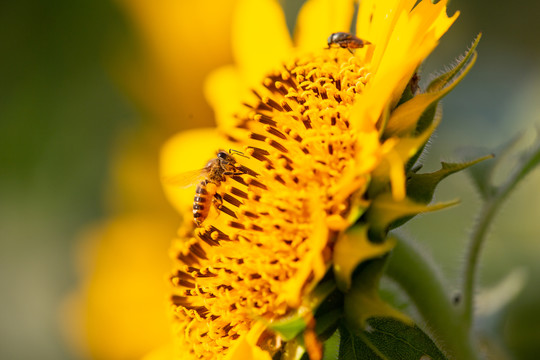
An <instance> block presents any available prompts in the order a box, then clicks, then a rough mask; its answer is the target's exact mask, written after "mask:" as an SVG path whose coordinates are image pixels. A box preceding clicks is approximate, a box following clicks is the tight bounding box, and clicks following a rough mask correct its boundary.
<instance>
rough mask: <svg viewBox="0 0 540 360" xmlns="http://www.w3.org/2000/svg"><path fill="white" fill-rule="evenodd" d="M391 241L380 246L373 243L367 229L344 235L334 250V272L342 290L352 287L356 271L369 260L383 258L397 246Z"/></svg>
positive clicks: (363, 228) (359, 229)
mask: <svg viewBox="0 0 540 360" xmlns="http://www.w3.org/2000/svg"><path fill="white" fill-rule="evenodd" d="M395 244H396V241H395V240H394V239H390V240H387V241H384V242H382V243H380V244H377V243H372V242H371V241H369V239H368V237H367V227H362V228H358V229H356V230H354V233H353V234H352V235H351V234H350V235H347V234H344V235H343V236H341V237H340V238H339V239H338V241H337V242H336V246H335V248H334V261H333V263H334V272H335V274H336V279H337V282H338V286H339V287H340V289H342V290H344V291H346V290H348V289H349V287H350V286H351V277H352V273H353V271H354V269H356V267H357V266H358V265H359V264H360V263H362V262H363V261H366V260H368V259H372V258H375V257H379V256H382V255H384V254H386V253H388V252H389V251H390V250H392V248H393V247H394V246H395Z"/></svg>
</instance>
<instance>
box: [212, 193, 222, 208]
mask: <svg viewBox="0 0 540 360" xmlns="http://www.w3.org/2000/svg"><path fill="white" fill-rule="evenodd" d="M212 204H214V206H215V207H216V210H217V211H218V213H219V209H221V205H223V198H222V197H221V195H219V194H217V193H216V194H215V195H214V198H213V199H212Z"/></svg>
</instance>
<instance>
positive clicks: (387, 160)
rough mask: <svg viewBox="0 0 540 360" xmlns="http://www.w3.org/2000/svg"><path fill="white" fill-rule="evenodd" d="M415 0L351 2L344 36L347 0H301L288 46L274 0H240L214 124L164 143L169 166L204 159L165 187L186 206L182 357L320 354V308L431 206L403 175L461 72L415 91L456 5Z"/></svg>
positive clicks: (178, 257)
mask: <svg viewBox="0 0 540 360" xmlns="http://www.w3.org/2000/svg"><path fill="white" fill-rule="evenodd" d="M415 3H416V1H382V2H381V1H378V2H375V1H362V2H361V3H360V5H359V9H358V16H357V23H356V35H353V34H350V33H347V32H343V30H344V29H348V28H350V25H351V24H350V21H351V19H352V15H353V11H354V4H353V2H347V1H339V2H332V1H322V0H312V1H308V2H307V3H306V4H305V5H304V7H303V9H302V11H301V13H300V15H299V20H298V29H297V32H296V38H295V43H294V46H293V45H292V42H291V40H290V39H289V38H288V35H286V31H284V29H285V27H284V22H283V15H282V13H281V10H280V9H279V7H278V6H277V4H276V3H274V2H273V1H269V0H268V1H261V2H257V3H256V5H255V2H249V1H247V0H246V1H243V2H240V4H239V7H238V9H237V14H238V16H237V18H236V20H235V21H236V24H235V28H236V29H237V31H236V32H235V35H234V36H235V38H234V43H235V44H236V53H237V66H236V67H227V68H224V69H221V70H218V71H217V72H216V73H215V74H214V75H212V76H211V77H210V80H209V85H208V86H207V88H208V96H209V99H210V101H211V102H212V103H213V105H214V106H215V110H216V114H217V117H218V127H217V129H205V130H196V131H191V132H185V133H183V134H180V135H179V136H177V137H175V138H174V139H173V140H171V141H170V142H169V143H168V144H167V145H166V147H165V149H164V152H163V161H162V165H163V173H164V175H165V176H167V175H170V174H172V173H175V172H181V171H182V170H187V169H188V168H189V167H191V168H197V167H200V166H201V165H200V164H204V163H205V162H208V161H210V162H208V165H207V166H206V167H205V169H206V170H205V171H203V172H202V176H201V181H200V183H199V187H198V188H197V190H196V195H195V200H193V195H194V192H193V189H191V191H186V190H185V189H180V188H179V187H175V186H171V184H166V190H167V192H168V195H169V197H170V199H171V200H172V202H173V203H174V204H175V205H176V206H177V207H178V209H179V210H180V211H181V212H182V213H183V214H184V222H183V226H182V228H181V230H180V232H179V234H178V238H177V239H176V240H175V241H174V242H173V247H172V250H171V254H172V256H173V259H174V270H173V273H172V275H171V277H170V279H171V284H172V293H173V294H172V296H171V311H172V314H173V318H174V334H175V336H176V339H177V345H176V350H177V351H178V353H179V354H181V355H182V358H193V359H202V358H208V359H210V358H212V359H213V358H234V357H235V356H237V355H238V354H242V356H243V358H248V357H246V355H245V354H246V353H247V354H249V356H251V357H252V358H254V359H264V358H267V359H270V358H271V356H274V355H276V354H278V353H283V352H287V351H288V352H291V351H296V350H294V349H293V348H294V346H297V347H298V348H301V349H307V351H308V352H309V354H310V356H312V357H313V358H318V357H319V355H320V347H319V346H318V345H317V344H318V342H317V340H316V339H317V336H315V333H316V331H315V327H316V324H317V318H316V317H314V315H315V313H316V310H317V309H318V307H319V306H320V304H321V303H322V302H323V301H324V300H325V299H326V298H327V296H328V294H330V293H332V292H333V291H338V290H336V284H337V286H338V287H339V288H340V290H341V291H343V292H347V291H348V289H349V288H350V286H351V277H352V273H353V270H354V269H355V268H356V266H357V265H358V264H359V263H361V262H362V261H364V260H367V259H371V258H374V257H380V256H382V255H384V254H385V253H387V252H388V251H389V250H391V248H392V246H393V244H394V242H393V241H392V240H388V239H387V238H386V234H387V232H388V230H389V229H390V228H392V227H393V226H396V225H397V224H398V222H399V221H401V220H403V219H406V218H408V217H409V218H410V217H411V216H413V215H415V214H417V213H419V212H423V211H426V210H428V209H429V208H428V207H427V205H426V204H427V202H429V200H430V199H429V200H427V201H423V202H422V201H421V202H416V201H415V200H416V199H414V196H412V197H411V196H410V195H411V194H408V192H407V188H408V186H409V185H410V184H409V183H408V182H407V176H408V174H409V173H410V174H412V173H413V171H412V170H411V169H412V164H413V163H414V161H415V159H417V158H418V155H419V153H420V152H421V150H422V148H423V146H424V144H425V143H426V142H427V140H428V138H429V136H430V134H431V132H432V131H433V129H434V127H435V125H436V123H437V121H435V122H434V121H433V119H434V115H435V114H436V111H433V112H431V116H430V117H429V116H428V115H429V111H427V110H429V109H430V108H436V103H437V101H438V100H439V99H440V98H441V97H442V96H443V95H444V94H446V93H447V92H448V91H449V90H450V89H451V87H452V86H453V85H454V84H455V83H457V81H456V80H459V79H460V78H461V77H462V75H463V71H456V72H455V73H453V74H452V75H451V76H448V77H447V78H446V79H444V81H442V82H440V84H439V86H438V87H433V88H432V89H431V90H430V91H426V92H421V91H419V89H418V75H417V69H418V66H419V65H420V63H421V62H422V61H423V59H424V58H425V57H426V56H427V55H428V54H429V53H430V52H431V50H432V49H433V48H434V47H435V46H436V45H437V42H438V40H439V38H440V37H441V36H442V35H443V34H444V32H445V31H446V30H447V29H448V27H449V26H450V25H451V24H452V22H453V21H454V20H455V18H456V17H457V14H456V15H454V16H453V17H448V16H447V15H446V1H440V2H439V3H437V4H432V3H431V2H430V1H427V0H424V1H421V2H420V3H418V4H417V5H416V6H415ZM261 17H262V18H261ZM255 20H256V21H255ZM249 26H252V27H253V29H252V31H251V32H246V31H241V30H243V29H245V28H247V27H249ZM270 30H274V31H270ZM323 32H324V33H323ZM283 34H285V36H282V35H283ZM280 36H281V37H280ZM326 39H327V42H326V43H325V40H326ZM280 41H281V42H280ZM261 44H263V45H264V44H267V45H268V46H267V48H265V47H264V46H261ZM325 45H327V47H326V48H325ZM470 54H472V51H471V52H470ZM469 60H470V58H468V59H467V61H469ZM463 64H467V63H465V62H464V63H463ZM469 65H470V64H469ZM469 65H467V66H464V67H463V69H461V70H467V69H468V66H469ZM244 89H245V90H244ZM425 114H428V115H425ZM203 144H204V145H205V146H204V147H208V150H205V149H201V148H203ZM216 148H221V149H235V150H234V151H229V152H226V151H220V152H218V154H217V157H215V155H214V157H212V155H211V151H212V149H216ZM194 149H201V150H200V151H199V150H197V151H194ZM195 163H198V164H199V165H195ZM413 184H414V181H413ZM435 185H436V184H435ZM407 195H409V196H407ZM191 207H193V213H194V214H198V213H199V214H203V215H204V216H197V215H196V217H195V220H196V221H194V219H193V215H192V213H191V209H190V208H191ZM396 209H398V210H396ZM381 213H382V215H381ZM351 227H354V228H355V229H356V230H355V231H357V232H358V233H359V234H361V236H360V239H361V240H360V241H357V240H352V239H351V237H349V236H348V235H347V234H346V231H347V229H349V228H351ZM328 284H330V285H328ZM332 284H333V285H332ZM337 306H338V305H337ZM338 307H339V306H338ZM377 309H378V310H377V311H379V312H381V311H382V312H383V313H384V314H394V313H392V312H391V311H390V310H387V309H386V310H385V308H384V307H378V308H377ZM381 309H382V310H381ZM374 311H375V310H374ZM396 316H398V315H396ZM297 323H298V324H301V325H299V326H296V327H295V331H292V332H287V331H286V330H284V329H286V328H287V326H289V325H290V324H297ZM284 324H285V325H284ZM298 334H301V335H302V336H301V339H303V340H302V341H300V342H298V341H297V340H298V339H299V338H298V337H297V335H298ZM295 339H296V340H295Z"/></svg>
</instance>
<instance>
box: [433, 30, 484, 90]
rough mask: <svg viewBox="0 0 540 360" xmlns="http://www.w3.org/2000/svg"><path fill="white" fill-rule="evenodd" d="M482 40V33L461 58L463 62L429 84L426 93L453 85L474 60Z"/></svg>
mask: <svg viewBox="0 0 540 360" xmlns="http://www.w3.org/2000/svg"><path fill="white" fill-rule="evenodd" d="M481 38H482V33H480V34H478V35H477V36H476V38H475V39H474V41H473V43H472V45H471V47H470V48H469V50H468V51H467V52H466V53H465V55H464V56H463V57H462V58H461V60H460V61H459V62H458V63H457V64H456V65H455V66H454V67H453V68H452V69H450V70H449V71H447V72H445V73H444V74H442V75H440V76H438V77H436V78H435V79H433V80H432V81H431V82H430V83H429V85H428V87H427V89H426V92H436V91H440V90H442V89H443V88H444V87H445V86H447V85H448V84H449V83H451V82H452V81H453V80H452V79H453V78H454V77H456V76H458V75H459V74H460V72H461V71H463V69H464V67H465V66H466V65H467V63H469V61H471V60H472V58H473V57H474V54H475V51H476V47H477V46H478V43H479V42H480V39H481Z"/></svg>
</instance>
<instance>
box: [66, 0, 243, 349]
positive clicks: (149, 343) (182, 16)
mask: <svg viewBox="0 0 540 360" xmlns="http://www.w3.org/2000/svg"><path fill="white" fill-rule="evenodd" d="M234 2H235V1H234V0H230V1H221V2H216V3H214V4H213V9H214V10H215V12H212V13H208V12H203V11H202V9H204V5H203V4H202V3H200V2H187V1H172V0H169V1H167V0H166V1H160V2H159V3H150V2H148V1H138V0H122V1H120V6H121V7H122V9H123V10H124V11H125V12H126V13H127V14H128V16H129V19H130V20H131V21H132V22H133V27H134V30H135V31H136V33H135V36H136V37H137V40H139V43H138V46H139V47H138V49H137V50H138V52H137V53H136V55H135V56H133V54H131V55H129V56H128V55H126V53H122V51H123V50H124V48H123V47H122V46H119V48H120V49H121V50H118V51H117V52H116V53H114V54H112V55H113V56H115V59H116V61H115V63H114V65H111V67H112V68H113V74H114V75H115V76H116V77H117V78H118V81H119V82H120V83H121V84H122V86H123V87H124V89H125V90H126V92H128V93H129V94H130V95H131V97H132V99H135V101H136V103H137V104H138V105H139V106H140V107H141V109H142V112H143V113H144V114H145V115H146V118H145V119H144V120H145V121H144V122H143V124H142V126H141V127H140V128H137V129H133V131H131V132H124V133H123V134H122V136H121V138H120V139H118V141H117V146H116V149H115V154H114V155H113V156H112V161H111V179H110V186H109V191H108V193H107V194H106V199H105V201H106V204H107V206H108V212H109V214H110V217H109V218H108V219H106V220H104V221H102V222H101V223H99V224H95V225H92V226H90V227H89V228H88V229H86V230H84V231H83V232H82V234H81V236H80V239H79V242H78V244H77V249H76V265H77V269H78V275H79V278H80V282H79V284H78V287H77V289H76V290H75V291H74V292H73V293H72V294H70V295H69V297H68V298H67V299H66V301H65V303H64V306H63V307H62V314H61V315H62V325H63V331H64V334H65V336H66V338H67V340H68V341H69V342H70V344H71V345H72V347H73V348H74V351H76V352H77V353H78V354H79V356H82V357H88V356H89V357H91V358H96V359H122V360H125V359H139V358H141V357H142V356H143V355H144V354H146V353H148V352H149V351H151V350H152V349H154V348H156V347H158V346H160V345H162V344H164V343H167V342H168V341H169V339H170V328H169V325H168V320H167V311H166V295H165V294H166V281H165V275H164V274H166V273H167V272H168V270H169V269H170V265H169V261H168V256H167V249H168V248H169V246H170V238H172V237H173V236H174V231H175V228H176V227H177V222H178V220H177V219H176V218H175V217H174V216H173V211H172V210H171V209H170V205H168V204H167V202H166V201H165V198H164V196H163V192H162V189H161V185H160V181H159V176H158V175H157V173H158V169H157V167H158V165H157V158H158V153H159V147H160V145H161V144H162V142H163V141H164V139H166V138H167V137H169V136H170V135H171V134H172V133H174V132H175V131H178V130H180V129H183V128H186V127H188V126H190V124H192V123H193V120H194V119H195V120H197V121H198V122H199V125H202V124H205V123H211V120H210V119H211V114H212V111H211V109H210V107H209V106H208V105H207V103H206V101H205V100H204V96H203V86H202V83H203V79H204V78H205V77H206V76H207V75H208V73H209V71H211V70H213V69H214V68H215V67H217V66H221V65H223V64H226V63H227V62H230V61H231V58H232V56H231V50H230V47H231V46H230V35H229V34H230V21H231V20H230V18H231V16H230V15H229V14H230V13H231V12H232V10H231V9H232V7H233V4H234ZM201 39H204V41H202V40H201ZM188 54H189V56H188ZM110 55H111V54H110ZM191 126H193V125H191Z"/></svg>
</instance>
